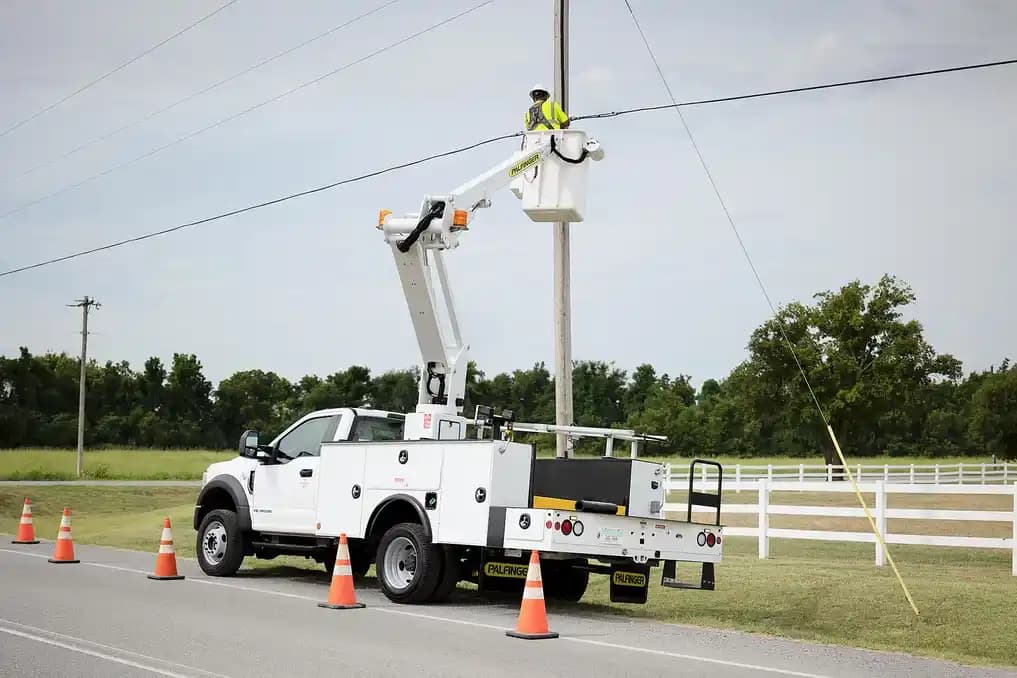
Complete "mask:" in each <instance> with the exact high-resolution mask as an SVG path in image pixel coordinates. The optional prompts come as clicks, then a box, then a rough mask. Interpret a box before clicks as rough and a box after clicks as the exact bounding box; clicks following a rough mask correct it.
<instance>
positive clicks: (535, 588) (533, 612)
mask: <svg viewBox="0 0 1017 678" xmlns="http://www.w3.org/2000/svg"><path fill="white" fill-rule="evenodd" d="M505 635H507V636H512V637H513V638H522V639H524V640H539V639H541V638H557V637H558V634H557V633H555V632H554V631H551V630H549V629H548V627H547V610H546V609H545V608H544V585H543V583H542V580H541V578H540V556H538V555H537V552H536V551H531V552H530V568H529V569H528V570H527V571H526V587H525V588H523V604H522V606H521V607H520V608H519V621H517V622H516V630H515V631H506V632H505Z"/></svg>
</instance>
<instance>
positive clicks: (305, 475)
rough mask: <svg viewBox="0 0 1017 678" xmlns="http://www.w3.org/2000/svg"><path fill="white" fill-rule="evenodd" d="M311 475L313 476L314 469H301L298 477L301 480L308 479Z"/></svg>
mask: <svg viewBox="0 0 1017 678" xmlns="http://www.w3.org/2000/svg"><path fill="white" fill-rule="evenodd" d="M313 475H314V469H313V468H302V469H300V477H301V478H310V477H311V476H313Z"/></svg>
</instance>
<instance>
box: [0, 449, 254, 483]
mask: <svg viewBox="0 0 1017 678" xmlns="http://www.w3.org/2000/svg"><path fill="white" fill-rule="evenodd" d="M235 456H236V452H230V451H220V452H214V451H210V450H143V449H139V450H96V451H90V450H85V473H84V477H85V478H89V479H96V480H106V479H109V480H200V479H201V474H202V473H203V472H204V471H205V468H206V467H207V466H208V465H209V464H211V463H213V462H217V461H225V460H227V459H231V458H233V457H235ZM76 458H77V454H76V453H75V452H74V451H73V450H40V449H18V450H0V480H75V479H77V475H76V474H75V461H76Z"/></svg>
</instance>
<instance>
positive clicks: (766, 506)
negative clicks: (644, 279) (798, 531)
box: [759, 478, 1017, 562]
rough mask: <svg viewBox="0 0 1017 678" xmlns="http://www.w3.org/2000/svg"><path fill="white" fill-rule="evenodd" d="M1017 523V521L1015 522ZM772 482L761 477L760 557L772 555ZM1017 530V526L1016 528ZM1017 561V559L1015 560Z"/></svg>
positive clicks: (764, 557)
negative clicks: (769, 532) (770, 532)
mask: <svg viewBox="0 0 1017 678" xmlns="http://www.w3.org/2000/svg"><path fill="white" fill-rule="evenodd" d="M1014 525H1017V522H1015V523H1014ZM769 528H770V482H769V480H767V479H766V478H760V479H759V557H760V558H761V559H764V560H765V559H766V558H769V557H770V536H769V534H767V532H768V531H769ZM1014 529H1015V530H1017V527H1015V528H1014ZM1015 562H1017V561H1015Z"/></svg>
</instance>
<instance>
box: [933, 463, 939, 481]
mask: <svg viewBox="0 0 1017 678" xmlns="http://www.w3.org/2000/svg"><path fill="white" fill-rule="evenodd" d="M932 478H933V480H932V482H934V483H936V484H937V485H939V464H936V473H935V475H934V476H932Z"/></svg>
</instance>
